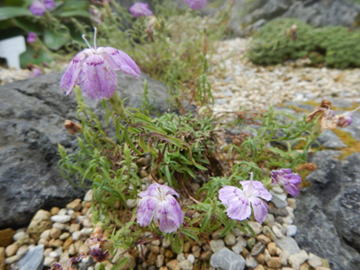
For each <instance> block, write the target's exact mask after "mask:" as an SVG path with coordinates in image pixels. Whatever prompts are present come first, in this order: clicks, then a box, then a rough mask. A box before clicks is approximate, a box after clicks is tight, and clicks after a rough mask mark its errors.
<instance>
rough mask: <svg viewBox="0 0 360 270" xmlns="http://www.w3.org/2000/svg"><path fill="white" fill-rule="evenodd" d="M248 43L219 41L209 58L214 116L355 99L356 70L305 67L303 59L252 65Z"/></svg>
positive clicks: (359, 73) (359, 71) (358, 88)
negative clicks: (332, 98)
mask: <svg viewBox="0 0 360 270" xmlns="http://www.w3.org/2000/svg"><path fill="white" fill-rule="evenodd" d="M248 42H249V40H248V39H240V38H238V39H232V40H225V41H221V42H219V44H218V45H217V46H216V52H215V54H214V55H213V56H212V57H211V59H209V61H210V68H211V70H210V72H211V75H210V76H209V80H210V82H211V84H212V90H213V95H214V97H215V103H214V105H213V107H212V109H213V111H214V112H215V114H217V115H228V114H229V113H232V112H235V113H236V112H238V111H239V110H246V111H248V110H251V111H259V110H263V109H267V108H268V107H269V106H275V105H277V104H281V103H285V102H289V101H291V102H294V103H301V102H307V101H313V100H315V99H319V98H331V97H339V98H340V99H343V100H349V99H351V98H354V99H356V98H357V99H359V93H360V84H359V77H360V69H347V70H338V69H328V68H313V67H306V66H304V64H306V60H301V61H296V62H289V63H285V64H284V65H276V66H268V67H262V66H256V65H254V64H252V63H251V62H250V61H249V60H248V59H247V58H246V50H247V46H248ZM310 107H311V106H310ZM353 126H356V124H355V123H354V125H353Z"/></svg>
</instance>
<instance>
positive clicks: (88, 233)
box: [80, 228, 93, 235]
mask: <svg viewBox="0 0 360 270" xmlns="http://www.w3.org/2000/svg"><path fill="white" fill-rule="evenodd" d="M80 232H81V234H82V235H90V234H91V233H92V232H93V228H84V229H82V230H81V231H80Z"/></svg>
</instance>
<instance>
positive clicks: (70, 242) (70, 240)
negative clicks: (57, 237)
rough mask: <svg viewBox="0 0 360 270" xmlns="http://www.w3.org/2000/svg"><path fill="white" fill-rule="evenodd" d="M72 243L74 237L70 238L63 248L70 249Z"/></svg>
mask: <svg viewBox="0 0 360 270" xmlns="http://www.w3.org/2000/svg"><path fill="white" fill-rule="evenodd" d="M72 243H73V239H72V237H68V238H67V239H66V240H65V242H64V244H63V248H64V249H68V248H69V247H70V245H71V244H72Z"/></svg>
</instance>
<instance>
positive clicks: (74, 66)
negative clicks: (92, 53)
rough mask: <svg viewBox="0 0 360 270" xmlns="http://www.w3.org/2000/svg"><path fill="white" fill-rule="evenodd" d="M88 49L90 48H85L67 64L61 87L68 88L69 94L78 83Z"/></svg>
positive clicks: (67, 92)
mask: <svg viewBox="0 0 360 270" xmlns="http://www.w3.org/2000/svg"><path fill="white" fill-rule="evenodd" d="M87 51H88V49H87V50H83V51H81V52H79V53H78V54H77V55H75V57H74V58H73V59H72V60H71V62H70V64H69V65H68V66H67V68H66V70H65V72H64V74H63V76H62V77H61V80H60V87H61V88H63V89H66V90H67V91H66V94H67V95H68V94H70V93H71V91H72V89H73V88H74V86H75V85H76V84H77V80H78V78H79V75H80V72H81V65H82V62H83V61H84V60H85V58H86V52H87Z"/></svg>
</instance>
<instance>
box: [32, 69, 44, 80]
mask: <svg viewBox="0 0 360 270" xmlns="http://www.w3.org/2000/svg"><path fill="white" fill-rule="evenodd" d="M41 74H42V72H41V69H40V68H38V67H34V68H33V69H32V70H31V75H30V77H31V78H35V77H39V76H40V75H41Z"/></svg>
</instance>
